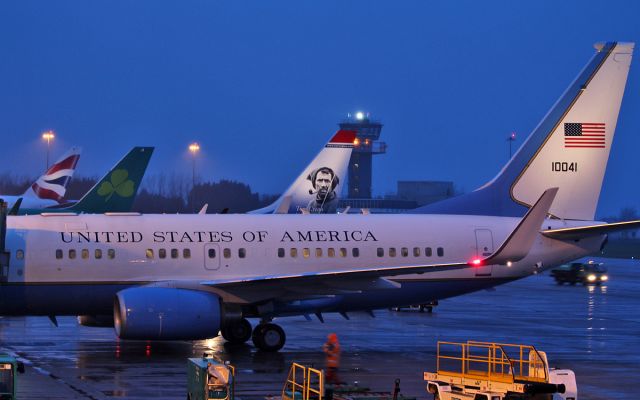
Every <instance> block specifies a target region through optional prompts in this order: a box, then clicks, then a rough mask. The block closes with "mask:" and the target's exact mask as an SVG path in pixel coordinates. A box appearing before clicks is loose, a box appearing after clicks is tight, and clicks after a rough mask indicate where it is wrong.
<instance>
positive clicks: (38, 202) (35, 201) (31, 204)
mask: <svg viewBox="0 0 640 400" xmlns="http://www.w3.org/2000/svg"><path fill="white" fill-rule="evenodd" d="M0 199H2V200H4V201H5V203H7V208H9V209H11V207H13V205H14V204H16V201H18V199H22V203H20V208H29V209H44V208H47V207H53V206H57V205H59V204H60V203H58V202H57V201H55V200H51V199H41V198H38V197H28V196H2V195H0Z"/></svg>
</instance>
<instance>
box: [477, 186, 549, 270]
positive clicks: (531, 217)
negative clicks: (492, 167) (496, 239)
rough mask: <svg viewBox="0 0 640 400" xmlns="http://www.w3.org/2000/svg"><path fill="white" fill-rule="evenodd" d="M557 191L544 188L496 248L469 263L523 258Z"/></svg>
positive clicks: (502, 262)
mask: <svg viewBox="0 0 640 400" xmlns="http://www.w3.org/2000/svg"><path fill="white" fill-rule="evenodd" d="M557 193H558V188H551V189H547V190H545V191H544V193H542V196H540V198H539V199H538V201H536V203H535V204H534V205H533V207H531V208H530V209H529V211H527V214H526V215H525V216H524V217H523V218H522V219H521V220H520V222H519V223H518V226H516V228H515V229H514V230H513V232H511V235H509V237H507V239H506V240H505V241H504V242H503V243H502V244H501V245H500V247H499V248H498V250H496V252H495V253H493V254H492V255H490V256H489V257H487V258H485V259H483V260H474V261H472V262H471V264H472V265H490V264H507V263H509V262H515V261H519V260H522V259H523V258H525V257H526V256H527V254H529V250H531V246H533V241H534V240H535V239H536V236H537V235H538V232H539V231H540V226H541V225H542V222H543V221H544V219H545V218H546V216H547V213H548V212H549V209H550V208H551V204H552V203H553V199H555V197H556V194H557Z"/></svg>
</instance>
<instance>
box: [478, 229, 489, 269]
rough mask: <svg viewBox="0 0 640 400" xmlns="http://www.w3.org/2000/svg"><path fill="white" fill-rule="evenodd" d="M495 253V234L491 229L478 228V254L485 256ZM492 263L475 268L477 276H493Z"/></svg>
mask: <svg viewBox="0 0 640 400" xmlns="http://www.w3.org/2000/svg"><path fill="white" fill-rule="evenodd" d="M491 254H493V234H492V233H491V231H490V230H489V229H476V256H478V257H481V258H484V257H488V256H490V255H491ZM491 269H492V267H491V265H483V266H480V267H477V268H475V271H476V276H491Z"/></svg>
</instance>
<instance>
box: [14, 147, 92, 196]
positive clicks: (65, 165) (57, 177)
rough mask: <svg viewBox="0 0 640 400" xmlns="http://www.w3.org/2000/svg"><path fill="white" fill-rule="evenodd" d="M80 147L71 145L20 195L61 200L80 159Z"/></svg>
mask: <svg viewBox="0 0 640 400" xmlns="http://www.w3.org/2000/svg"><path fill="white" fill-rule="evenodd" d="M80 153H81V149H80V147H72V148H71V149H69V151H67V152H66V153H64V155H63V156H62V157H60V159H59V160H58V161H56V162H55V163H54V164H53V165H52V166H51V167H49V169H48V170H47V172H45V173H44V175H42V176H40V177H39V178H38V180H37V181H35V182H34V183H33V184H32V185H31V186H29V188H28V189H27V190H26V191H25V192H24V194H23V195H22V197H26V198H39V199H49V200H55V201H57V202H58V203H60V202H61V201H62V199H63V198H64V195H65V194H66V192H67V185H68V184H69V181H71V177H73V173H74V172H75V171H76V165H77V164H78V160H80Z"/></svg>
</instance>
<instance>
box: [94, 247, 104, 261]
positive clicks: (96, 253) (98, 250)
mask: <svg viewBox="0 0 640 400" xmlns="http://www.w3.org/2000/svg"><path fill="white" fill-rule="evenodd" d="M95 256H96V259H97V260H99V259H101V258H102V250H100V249H96V252H95Z"/></svg>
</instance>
